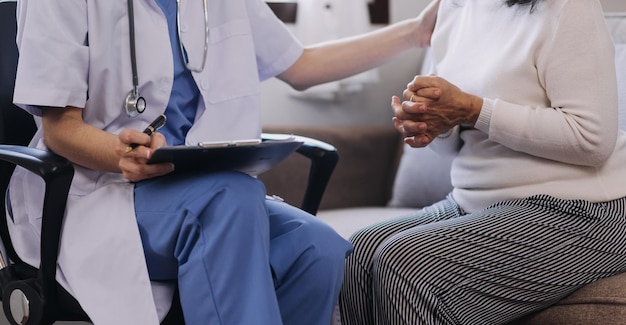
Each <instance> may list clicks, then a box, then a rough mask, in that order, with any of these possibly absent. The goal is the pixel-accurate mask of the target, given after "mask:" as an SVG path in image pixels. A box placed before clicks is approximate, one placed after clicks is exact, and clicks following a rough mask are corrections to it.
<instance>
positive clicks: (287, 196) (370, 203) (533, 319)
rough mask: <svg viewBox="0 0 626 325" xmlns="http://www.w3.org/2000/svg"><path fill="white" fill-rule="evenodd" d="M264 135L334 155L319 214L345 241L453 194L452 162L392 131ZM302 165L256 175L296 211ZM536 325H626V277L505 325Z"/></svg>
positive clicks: (614, 27)
mask: <svg viewBox="0 0 626 325" xmlns="http://www.w3.org/2000/svg"><path fill="white" fill-rule="evenodd" d="M606 18H607V19H606V20H607V24H608V26H609V28H610V30H611V32H612V34H613V38H614V40H615V44H616V63H617V71H618V73H617V74H618V88H619V94H620V104H619V105H620V120H619V123H620V128H621V129H622V130H625V131H626V13H613V14H607V16H606ZM264 132H278V133H293V134H298V135H304V136H309V137H312V138H316V139H319V140H322V141H325V142H328V143H330V144H332V145H333V146H335V147H336V148H337V151H338V153H339V163H338V165H337V167H336V169H335V172H334V173H333V175H332V177H331V179H330V182H329V184H328V186H327V189H326V192H325V194H324V197H323V199H322V202H321V206H320V211H319V212H318V214H317V215H318V217H319V218H321V219H323V220H325V221H326V222H328V223H329V224H330V225H331V226H332V227H334V228H335V229H336V230H337V231H338V232H339V233H340V234H341V235H342V236H344V237H346V238H348V237H349V236H350V235H351V234H352V233H353V232H354V231H356V230H357V229H359V228H361V227H364V226H366V225H369V224H372V223H374V222H377V221H381V220H384V219H387V218H391V217H396V216H400V215H404V214H407V213H410V212H412V211H415V210H416V209H419V208H421V207H423V206H425V205H429V204H431V203H433V202H436V201H438V200H440V199H442V198H444V197H445V195H446V194H447V193H448V192H449V191H450V189H451V185H450V178H449V169H450V164H451V161H452V158H453V157H445V156H440V155H438V154H437V153H435V152H433V151H431V150H430V149H428V148H424V149H413V148H410V147H408V146H406V145H403V143H402V139H401V137H400V135H399V134H398V133H397V132H396V131H395V129H393V128H392V127H391V125H389V126H388V127H383V126H341V127H338V126H276V125H274V126H265V127H264ZM303 164H307V161H306V160H305V159H304V158H302V157H298V156H297V155H294V156H292V157H290V158H288V159H287V160H286V161H284V162H282V163H281V164H280V165H279V166H277V167H276V168H275V169H273V170H271V171H269V172H267V173H265V174H262V175H261V176H260V178H261V179H262V180H263V181H264V182H265V184H266V187H267V190H268V194H274V195H277V196H280V197H282V198H283V199H284V200H285V201H287V202H289V203H292V204H294V205H298V204H299V203H300V199H301V197H302V195H303V193H302V192H301V191H299V190H298V189H301V188H303V187H304V186H303V184H304V183H305V182H306V180H307V177H308V175H307V174H306V170H307V169H306V168H302V165H303ZM624 168H626V166H624ZM624 186H626V180H625V184H624ZM625 217H626V216H625ZM335 318H336V319H334V320H333V324H340V320H339V319H338V315H335ZM539 324H541V325H549V324H567V325H591V324H598V325H600V324H601V325H618V324H626V273H624V274H620V275H616V276H613V277H610V278H606V279H603V280H600V281H597V282H594V283H591V284H588V285H586V286H584V287H582V288H580V289H579V290H577V291H576V292H574V293H572V294H571V295H569V296H568V297H566V298H565V299H563V300H561V301H560V302H559V303H557V304H556V305H554V306H552V307H550V308H548V309H545V310H543V311H541V312H538V313H535V314H532V315H529V316H527V317H526V318H524V319H520V320H517V321H515V322H514V323H512V324H510V325H539Z"/></svg>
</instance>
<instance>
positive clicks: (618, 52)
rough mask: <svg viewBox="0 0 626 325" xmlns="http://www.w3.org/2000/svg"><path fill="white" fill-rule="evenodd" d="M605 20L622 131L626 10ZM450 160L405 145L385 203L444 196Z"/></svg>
mask: <svg viewBox="0 0 626 325" xmlns="http://www.w3.org/2000/svg"><path fill="white" fill-rule="evenodd" d="M606 23H607V26H608V28H609V31H610V32H611V35H612V36H613V41H614V43H615V64H616V72H617V87H618V94H619V125H620V129H622V130H624V131H626V12H624V13H607V14H606ZM429 60H430V55H428V53H427V54H426V55H425V56H424V63H423V69H426V70H428V69H429V64H430V63H429ZM423 73H424V74H428V73H429V72H428V71H423ZM452 159H453V157H444V156H441V155H439V154H437V153H435V152H433V151H432V150H429V149H427V148H426V149H414V148H411V147H409V146H408V145H405V146H404V152H403V154H402V157H401V159H400V164H399V167H398V171H397V173H396V178H395V181H394V184H393V188H392V196H391V200H390V201H389V204H388V205H389V206H392V207H417V208H421V207H424V206H427V205H430V204H432V203H434V202H436V201H439V200H441V199H443V198H445V196H446V194H447V193H449V192H450V191H451V190H452V185H451V184H450V175H449V171H450V166H451V163H452Z"/></svg>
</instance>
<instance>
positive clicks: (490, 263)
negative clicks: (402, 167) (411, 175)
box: [341, 0, 626, 325]
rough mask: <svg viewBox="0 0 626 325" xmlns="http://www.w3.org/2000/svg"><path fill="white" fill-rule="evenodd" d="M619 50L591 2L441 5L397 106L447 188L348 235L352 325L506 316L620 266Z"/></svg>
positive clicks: (347, 316)
mask: <svg viewBox="0 0 626 325" xmlns="http://www.w3.org/2000/svg"><path fill="white" fill-rule="evenodd" d="M613 53H614V49H613V44H612V40H611V38H610V36H609V33H608V31H607V29H606V25H605V23H604V18H603V12H602V8H601V6H600V4H599V3H598V1H597V0H550V1H545V0H506V1H505V0H442V1H441V4H440V8H439V13H438V21H437V25H436V27H435V32H434V34H433V39H432V54H433V56H434V63H435V74H434V75H430V76H417V77H415V79H413V80H412V81H411V82H410V83H409V85H408V87H407V89H406V90H405V91H404V94H403V95H404V99H405V100H406V101H404V102H401V101H400V99H399V98H396V97H394V98H393V100H392V108H393V110H394V112H395V118H394V124H395V126H396V128H397V129H398V130H399V131H400V132H402V133H403V134H404V135H405V136H406V142H407V143H408V144H409V145H411V146H413V147H425V146H428V147H432V149H433V150H441V151H445V152H448V153H450V152H454V153H455V154H456V156H455V157H456V158H455V160H454V162H453V166H452V170H451V179H452V184H453V186H454V189H453V191H452V192H451V193H450V195H449V196H448V197H447V198H446V199H445V200H443V201H441V202H438V203H436V204H434V205H432V206H430V207H427V208H425V209H423V210H421V211H418V212H416V213H415V214H413V215H410V216H406V217H402V218H399V219H396V220H391V221H387V222H384V223H381V224H377V225H373V226H370V227H367V228H366V229H363V230H361V231H358V232H357V233H355V234H354V235H353V236H352V238H351V240H352V242H353V245H354V252H353V254H352V255H351V257H350V258H349V259H348V261H347V269H346V277H345V282H344V287H343V289H342V294H341V307H342V316H343V321H344V323H345V324H348V325H351V324H359V325H364V324H429V325H432V324H471V325H478V324H503V323H506V322H509V321H511V320H513V319H515V318H518V317H520V316H522V315H525V314H528V313H531V312H533V311H537V310H540V309H542V308H546V307H548V306H550V305H551V304H553V303H555V302H557V301H558V300H559V299H561V298H563V297H565V296H566V295H568V294H569V293H571V292H573V291H574V290H576V289H577V288H579V287H581V286H582V285H584V284H586V283H589V282H592V281H595V280H598V279H600V278H604V277H608V276H611V275H614V274H617V273H620V272H623V271H624V270H626V255H625V254H626V232H625V231H624V229H625V228H626V217H625V216H626V197H625V196H626V186H624V183H623V180H624V179H626V168H624V166H626V134H624V132H621V133H620V132H619V131H618V126H617V120H618V113H617V87H616V76H615V67H614V57H613V55H614V54H613ZM422 150H426V149H422ZM428 185H429V184H423V186H428Z"/></svg>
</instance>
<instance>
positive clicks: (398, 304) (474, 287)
mask: <svg viewBox="0 0 626 325" xmlns="http://www.w3.org/2000/svg"><path fill="white" fill-rule="evenodd" d="M625 207H626V198H622V199H617V200H613V201H610V202H603V203H591V202H588V201H583V200H560V199H557V198H554V197H551V196H547V195H538V196H532V197H529V198H526V199H519V200H511V201H504V202H501V203H498V204H495V205H493V206H490V207H488V208H486V209H484V210H482V211H478V212H475V213H465V212H464V211H462V209H460V208H459V206H458V205H457V204H456V203H455V202H454V200H453V199H452V198H451V197H450V196H449V197H448V198H447V199H446V200H443V201H440V202H438V203H436V204H434V205H432V206H430V207H427V208H425V209H423V210H420V211H417V212H416V213H415V214H414V215H409V216H406V217H401V218H398V219H394V220H390V221H386V222H382V223H379V224H375V225H371V226H369V227H367V228H364V229H362V230H360V231H358V232H356V233H355V234H354V235H353V236H352V238H351V240H352V242H353V245H354V252H353V253H352V255H351V256H350V257H349V258H348V259H347V262H346V274H345V279H344V285H343V288H342V292H341V296H340V307H341V315H342V324H345V325H368V324H393V325H400V324H410V325H416V324H428V325H432V324H468V325H480V324H504V323H507V322H509V321H511V320H513V319H515V318H518V317H521V316H523V315H525V314H528V313H531V312H533V311H537V310H540V309H543V308H546V307H548V306H550V305H551V304H554V303H556V302H557V301H558V300H559V299H561V298H563V297H565V296H567V295H568V294H569V293H571V292H573V291H575V290H576V289H577V288H579V287H581V286H583V285H585V284H587V283H589V282H592V281H595V280H598V279H600V278H605V277H608V276H611V275H615V274H618V273H620V272H623V271H626V208H625Z"/></svg>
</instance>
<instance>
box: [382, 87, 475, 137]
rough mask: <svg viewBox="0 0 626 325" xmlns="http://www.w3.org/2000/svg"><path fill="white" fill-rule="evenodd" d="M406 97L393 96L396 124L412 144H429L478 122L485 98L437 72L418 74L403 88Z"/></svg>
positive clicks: (392, 103) (392, 105)
mask: <svg viewBox="0 0 626 325" xmlns="http://www.w3.org/2000/svg"><path fill="white" fill-rule="evenodd" d="M402 96H403V97H404V99H405V101H400V98H398V97H397V96H393V97H392V100H391V108H392V109H393V112H394V115H395V116H394V117H393V124H394V126H395V128H396V129H397V130H398V131H399V132H400V133H402V134H403V135H404V136H405V140H404V141H405V143H407V144H408V145H410V146H411V147H425V146H427V145H428V144H430V143H431V142H432V141H433V140H434V139H435V138H436V137H437V136H438V135H441V134H444V133H446V132H448V131H450V129H452V128H453V127H455V126H457V125H461V124H464V125H472V126H473V125H474V124H475V123H476V120H477V119H478V115H479V114H480V110H481V107H482V105H483V99H482V98H480V97H478V96H474V95H472V94H468V93H466V92H463V91H462V90H461V89H459V88H458V87H457V86H455V85H453V84H452V83H450V82H448V81H447V80H445V79H443V78H441V77H438V76H435V75H430V76H415V78H413V80H412V81H411V82H409V84H408V85H407V88H406V89H405V90H404V91H403V93H402Z"/></svg>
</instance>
